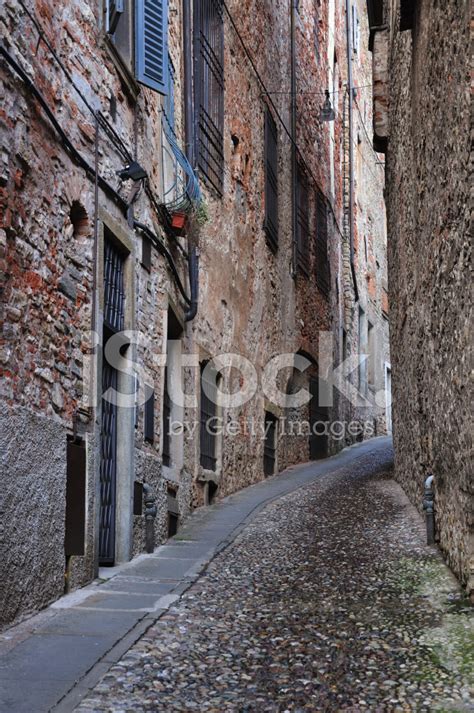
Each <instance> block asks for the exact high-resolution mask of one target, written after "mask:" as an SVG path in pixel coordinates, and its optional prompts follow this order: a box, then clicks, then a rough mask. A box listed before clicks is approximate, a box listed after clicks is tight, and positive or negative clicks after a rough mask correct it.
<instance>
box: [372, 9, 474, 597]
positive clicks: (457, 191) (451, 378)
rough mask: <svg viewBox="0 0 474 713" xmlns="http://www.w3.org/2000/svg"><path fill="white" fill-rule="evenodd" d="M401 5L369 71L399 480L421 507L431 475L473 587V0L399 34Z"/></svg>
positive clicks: (445, 542)
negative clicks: (378, 146) (382, 157)
mask: <svg viewBox="0 0 474 713" xmlns="http://www.w3.org/2000/svg"><path fill="white" fill-rule="evenodd" d="M398 5H399V3H391V2H388V3H386V5H385V25H386V28H387V29H386V30H385V35H387V34H388V37H387V36H386V37H385V39H384V38H383V37H381V38H380V40H379V41H377V42H375V43H374V48H375V52H377V51H378V53H379V56H378V59H377V57H374V62H376V63H380V66H382V67H383V66H385V62H386V58H387V57H388V74H387V75H386V79H388V85H387V86H385V88H383V87H382V86H381V87H380V91H381V94H382V95H383V96H387V92H388V96H389V105H388V108H387V113H386V115H385V116H382V115H381V116H379V117H378V125H379V127H380V128H379V130H380V132H381V133H383V132H384V131H385V133H386V134H388V136H386V139H388V149H387V189H386V197H387V214H388V262H389V275H390V284H389V290H390V328H391V341H392V355H393V357H392V364H393V379H394V382H393V388H394V393H393V408H394V439H395V454H396V474H397V477H398V479H399V480H400V482H401V484H402V485H403V487H404V488H405V490H406V491H407V493H408V494H409V496H410V498H411V500H412V502H413V503H414V504H415V505H416V506H417V507H418V508H419V509H420V510H421V507H422V498H423V483H424V480H425V478H426V477H427V475H428V474H430V473H432V474H433V475H434V483H435V519H436V531H437V538H438V540H439V544H440V547H441V549H442V550H443V552H444V553H445V555H446V557H447V560H448V562H449V564H450V565H451V567H452V568H453V570H454V572H455V573H456V574H457V575H458V576H459V578H460V579H461V581H462V582H463V583H464V584H467V587H468V589H469V590H472V588H473V586H474V580H473V555H474V530H473V527H474V516H473V513H474V510H473V503H474V480H473V477H472V426H471V421H472V419H471V418H470V416H471V414H472V410H471V402H472V395H471V393H470V388H469V384H470V368H471V367H470V364H469V360H470V353H471V351H470V350H471V342H472V340H471V332H472V329H471V324H472V299H470V296H471V295H472V285H471V282H472V280H471V276H470V265H471V259H472V237H471V235H470V221H471V209H470V205H469V191H470V181H471V179H470V163H469V162H470V137H471V129H472V126H471V123H470V121H471V119H470V89H469V32H470V31H469V25H470V3H468V2H458V1H457V0H446V2H443V3H436V4H435V5H433V3H430V2H429V0H419V1H418V2H417V3H416V10H415V13H414V17H413V23H412V24H413V27H412V29H408V30H405V31H403V32H400V29H399V27H400V23H399V10H398ZM376 37H377V35H376ZM381 82H382V83H383V73H382V75H381ZM385 104H386V102H385ZM380 107H381V111H383V105H382V104H381V105H380ZM387 127H388V128H387Z"/></svg>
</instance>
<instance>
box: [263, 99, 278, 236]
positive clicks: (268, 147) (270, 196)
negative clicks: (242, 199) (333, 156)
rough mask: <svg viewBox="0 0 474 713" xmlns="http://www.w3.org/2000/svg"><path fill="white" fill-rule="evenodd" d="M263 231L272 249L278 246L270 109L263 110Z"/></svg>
mask: <svg viewBox="0 0 474 713" xmlns="http://www.w3.org/2000/svg"><path fill="white" fill-rule="evenodd" d="M264 228H265V233H266V236H267V240H268V244H269V245H270V247H271V248H272V250H276V249H277V247H278V131H277V126H276V124H275V121H274V119H273V116H272V114H271V111H270V109H269V108H268V107H267V108H266V111H265V223H264Z"/></svg>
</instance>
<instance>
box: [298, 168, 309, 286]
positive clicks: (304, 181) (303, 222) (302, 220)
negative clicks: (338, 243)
mask: <svg viewBox="0 0 474 713" xmlns="http://www.w3.org/2000/svg"><path fill="white" fill-rule="evenodd" d="M296 264H297V268H298V271H299V272H302V273H303V274H304V275H309V201H308V178H307V175H306V171H305V170H304V168H303V167H302V166H301V165H298V166H297V170H296Z"/></svg>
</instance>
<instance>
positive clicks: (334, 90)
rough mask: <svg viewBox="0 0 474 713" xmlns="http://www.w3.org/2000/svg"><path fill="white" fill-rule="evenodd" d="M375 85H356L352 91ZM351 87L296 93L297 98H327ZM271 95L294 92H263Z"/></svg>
mask: <svg viewBox="0 0 474 713" xmlns="http://www.w3.org/2000/svg"><path fill="white" fill-rule="evenodd" d="M374 86H375V84H360V85H354V86H353V87H352V89H353V90H354V89H355V90H356V91H358V90H359V89H367V88H368V87H370V88H373V87H374ZM348 88H349V85H348V84H344V85H343V86H342V87H341V88H339V89H332V90H329V89H327V90H326V89H325V90H324V91H319V92H305V91H298V92H294V94H295V95H296V96H300V95H305V96H306V95H308V94H309V95H312V96H325V95H326V94H339V93H344V92H346V91H347V90H348ZM271 94H290V95H291V94H293V92H283V91H278V92H262V95H271Z"/></svg>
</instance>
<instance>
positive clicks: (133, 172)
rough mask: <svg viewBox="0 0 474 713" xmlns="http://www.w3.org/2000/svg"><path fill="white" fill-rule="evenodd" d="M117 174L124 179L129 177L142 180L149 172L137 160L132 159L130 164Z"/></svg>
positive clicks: (133, 179)
mask: <svg viewBox="0 0 474 713" xmlns="http://www.w3.org/2000/svg"><path fill="white" fill-rule="evenodd" d="M117 176H119V177H120V178H121V179H122V181H128V180H129V179H131V180H132V181H141V179H142V178H146V177H147V173H146V171H145V169H144V168H142V167H141V166H140V164H139V163H137V161H132V163H129V164H128V166H125V168H122V169H120V171H117Z"/></svg>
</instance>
